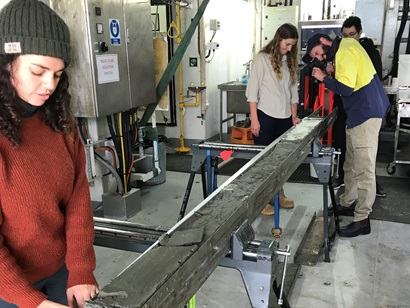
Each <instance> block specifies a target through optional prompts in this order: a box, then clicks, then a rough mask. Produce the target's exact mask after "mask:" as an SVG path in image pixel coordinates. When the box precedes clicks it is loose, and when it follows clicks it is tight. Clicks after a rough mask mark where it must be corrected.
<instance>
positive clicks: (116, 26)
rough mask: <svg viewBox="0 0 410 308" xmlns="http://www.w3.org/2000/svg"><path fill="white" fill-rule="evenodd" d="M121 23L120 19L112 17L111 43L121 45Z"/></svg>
mask: <svg viewBox="0 0 410 308" xmlns="http://www.w3.org/2000/svg"><path fill="white" fill-rule="evenodd" d="M120 33H121V31H120V23H119V21H118V19H110V41H111V45H121V35H120Z"/></svg>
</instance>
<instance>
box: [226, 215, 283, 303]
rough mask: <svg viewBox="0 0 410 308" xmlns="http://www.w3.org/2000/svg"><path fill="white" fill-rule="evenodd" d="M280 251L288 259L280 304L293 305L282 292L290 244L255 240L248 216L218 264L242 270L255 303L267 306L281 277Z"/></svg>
mask: <svg viewBox="0 0 410 308" xmlns="http://www.w3.org/2000/svg"><path fill="white" fill-rule="evenodd" d="M279 255H282V256H284V257H285V261H284V265H283V272H282V280H281V285H280V290H279V295H277V298H278V304H279V305H281V306H282V307H290V306H289V303H288V302H287V298H286V296H285V294H284V293H283V286H284V281H285V276H286V267H287V260H288V256H289V255H290V250H289V246H287V247H286V250H280V249H279V243H278V242H275V241H270V240H262V241H256V240H255V232H254V230H253V229H252V226H251V225H250V223H249V222H248V221H247V220H246V221H245V222H244V223H243V224H242V225H241V226H240V227H239V228H238V230H236V231H235V232H234V234H233V235H232V244H231V251H230V253H229V255H228V256H227V257H226V258H225V259H223V260H222V261H221V263H220V264H219V265H220V266H224V267H229V268H235V269H237V270H239V272H240V273H241V275H242V279H243V282H244V284H245V288H246V291H247V293H248V297H249V300H250V302H251V304H252V307H255V308H256V307H268V306H269V295H270V292H271V289H273V285H274V282H276V280H277V278H278V270H279V257H278V256H279ZM275 285H276V283H275ZM275 294H276V293H275Z"/></svg>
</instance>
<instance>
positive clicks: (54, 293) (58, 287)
mask: <svg viewBox="0 0 410 308" xmlns="http://www.w3.org/2000/svg"><path fill="white" fill-rule="evenodd" d="M67 279H68V270H67V268H66V267H65V265H64V266H63V267H62V268H60V269H59V270H58V271H57V272H56V273H54V274H53V275H51V276H49V277H47V278H44V279H42V280H40V281H37V282H35V283H33V287H34V288H36V289H37V290H39V291H41V292H43V293H44V294H45V295H47V296H48V300H50V301H52V302H55V303H59V304H63V305H66V306H67V305H68V301H67V293H66V287H67ZM16 307H17V306H16V305H14V304H10V303H7V302H5V301H4V300H2V299H1V298H0V308H16Z"/></svg>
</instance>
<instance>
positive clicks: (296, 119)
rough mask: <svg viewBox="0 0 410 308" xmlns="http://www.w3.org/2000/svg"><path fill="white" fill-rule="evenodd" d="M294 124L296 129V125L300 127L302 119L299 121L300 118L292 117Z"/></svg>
mask: <svg viewBox="0 0 410 308" xmlns="http://www.w3.org/2000/svg"><path fill="white" fill-rule="evenodd" d="M292 122H293V127H296V125H298V124H299V123H300V122H302V120H301V119H299V118H298V117H295V118H294V117H292Z"/></svg>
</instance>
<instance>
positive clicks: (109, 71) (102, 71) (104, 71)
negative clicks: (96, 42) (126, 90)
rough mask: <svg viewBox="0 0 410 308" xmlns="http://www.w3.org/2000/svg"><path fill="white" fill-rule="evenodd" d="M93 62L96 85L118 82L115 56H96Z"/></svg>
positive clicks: (118, 75) (118, 74)
mask: <svg viewBox="0 0 410 308" xmlns="http://www.w3.org/2000/svg"><path fill="white" fill-rule="evenodd" d="M95 62H96V64H97V77H98V84H103V83H110V82H117V81H120V72H119V68H118V55H117V54H109V55H97V56H96V58H95Z"/></svg>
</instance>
